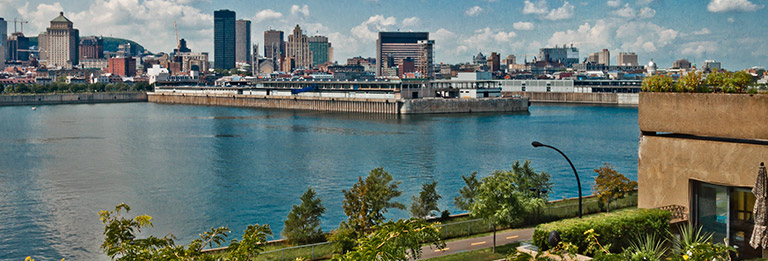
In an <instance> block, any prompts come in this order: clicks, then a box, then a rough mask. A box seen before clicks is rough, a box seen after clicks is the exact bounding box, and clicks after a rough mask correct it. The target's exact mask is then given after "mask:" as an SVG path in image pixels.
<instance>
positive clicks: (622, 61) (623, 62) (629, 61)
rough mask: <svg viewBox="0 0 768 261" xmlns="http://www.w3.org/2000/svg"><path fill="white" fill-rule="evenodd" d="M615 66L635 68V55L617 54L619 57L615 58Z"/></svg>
mask: <svg viewBox="0 0 768 261" xmlns="http://www.w3.org/2000/svg"><path fill="white" fill-rule="evenodd" d="M616 64H618V65H620V66H637V65H638V63H637V54H636V53H619V56H617V57H616Z"/></svg>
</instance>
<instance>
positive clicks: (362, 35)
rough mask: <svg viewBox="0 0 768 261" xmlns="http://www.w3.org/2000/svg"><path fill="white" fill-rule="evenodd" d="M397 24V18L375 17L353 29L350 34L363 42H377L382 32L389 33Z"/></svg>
mask: <svg viewBox="0 0 768 261" xmlns="http://www.w3.org/2000/svg"><path fill="white" fill-rule="evenodd" d="M396 24H397V20H396V19H395V17H393V16H390V17H384V16H383V15H374V16H371V17H369V18H368V20H365V21H363V22H362V23H361V24H360V25H357V26H355V27H352V30H350V32H351V33H352V36H354V37H357V38H359V39H363V40H371V41H373V40H376V39H377V38H378V37H379V36H378V35H377V33H378V32H380V31H387V30H388V29H390V28H391V27H392V26H394V25H396Z"/></svg>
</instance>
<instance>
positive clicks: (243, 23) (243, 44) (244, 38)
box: [235, 20, 251, 64]
mask: <svg viewBox="0 0 768 261" xmlns="http://www.w3.org/2000/svg"><path fill="white" fill-rule="evenodd" d="M235 62H238V63H248V64H250V63H251V21H249V20H237V21H236V22H235Z"/></svg>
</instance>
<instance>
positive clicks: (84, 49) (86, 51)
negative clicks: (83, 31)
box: [80, 36, 104, 60]
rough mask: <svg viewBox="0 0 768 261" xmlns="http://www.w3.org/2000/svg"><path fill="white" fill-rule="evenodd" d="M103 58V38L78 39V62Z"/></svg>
mask: <svg viewBox="0 0 768 261" xmlns="http://www.w3.org/2000/svg"><path fill="white" fill-rule="evenodd" d="M103 58H104V38H102V37H100V36H90V37H85V38H83V39H80V60H85V59H103Z"/></svg>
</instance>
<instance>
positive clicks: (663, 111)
mask: <svg viewBox="0 0 768 261" xmlns="http://www.w3.org/2000/svg"><path fill="white" fill-rule="evenodd" d="M765 115H768V95H765V94H724V93H668V92H667V93H661V92H642V93H640V104H639V109H638V120H639V123H640V131H642V132H662V133H676V134H687V135H695V136H707V137H722V138H735V139H750V140H755V139H756V140H768V118H765Z"/></svg>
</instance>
